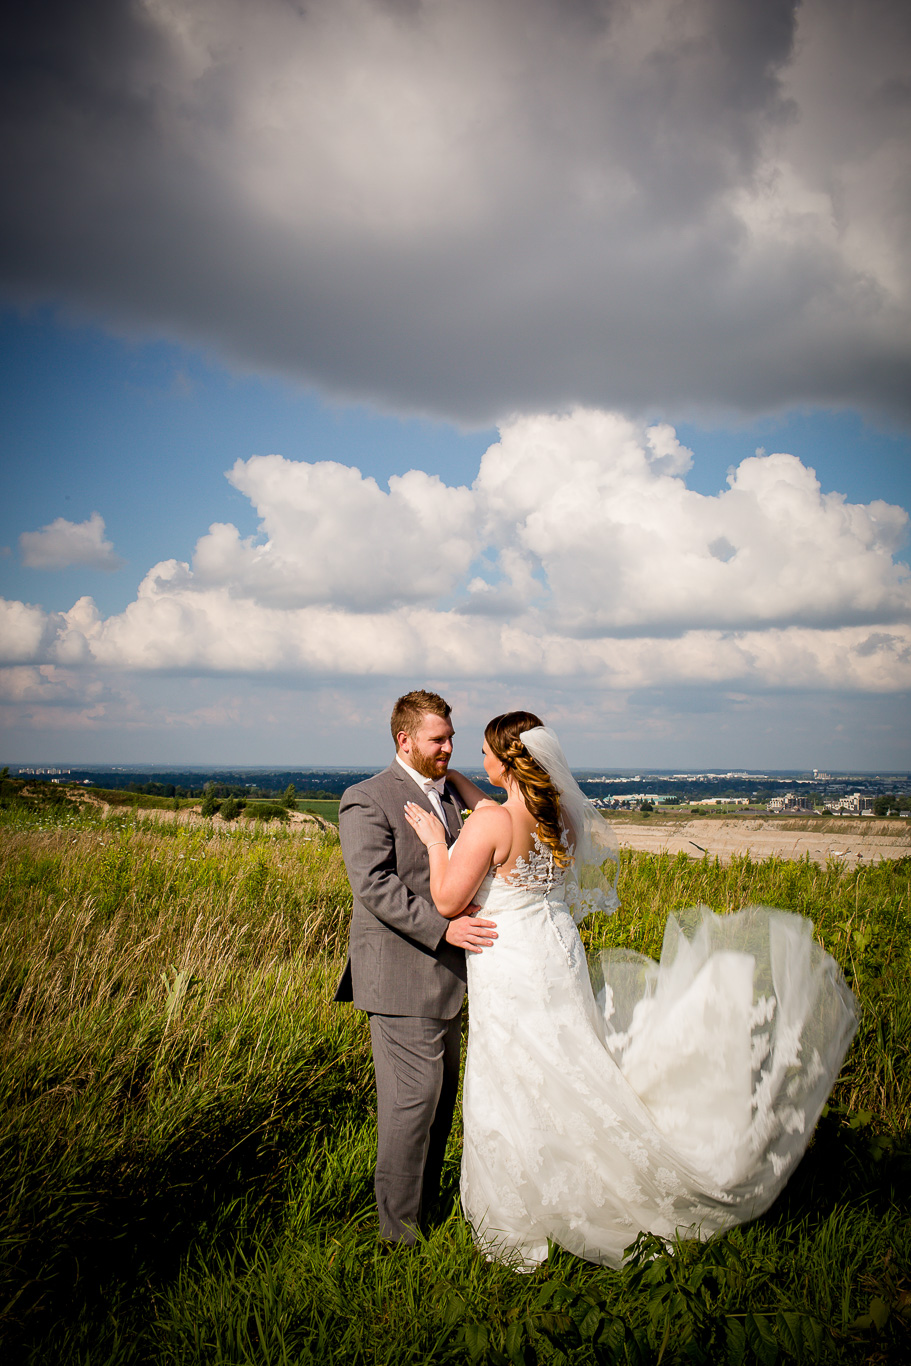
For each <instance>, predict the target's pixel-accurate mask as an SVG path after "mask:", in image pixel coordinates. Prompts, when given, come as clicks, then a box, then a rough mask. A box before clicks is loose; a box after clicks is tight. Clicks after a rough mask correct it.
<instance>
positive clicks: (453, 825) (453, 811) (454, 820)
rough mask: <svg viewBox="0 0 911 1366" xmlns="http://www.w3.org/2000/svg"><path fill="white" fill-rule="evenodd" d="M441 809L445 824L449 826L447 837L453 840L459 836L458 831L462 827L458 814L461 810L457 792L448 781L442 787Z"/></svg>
mask: <svg viewBox="0 0 911 1366" xmlns="http://www.w3.org/2000/svg"><path fill="white" fill-rule="evenodd" d="M443 810H444V812H445V813H446V824H447V826H448V827H449V837H450V839H451V840H453V841H455V840H457V839H458V838H459V831H460V830H461V828H462V817H461V815H460V814H459V813H460V811H461V806H460V804H459V794H458V793H457V792H456V790H455V788H454V787H452V786H451V784H450V783H447V784H446V786H445V787H444V788H443Z"/></svg>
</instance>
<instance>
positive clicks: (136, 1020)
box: [0, 808, 911, 1366]
mask: <svg viewBox="0 0 911 1366" xmlns="http://www.w3.org/2000/svg"><path fill="white" fill-rule="evenodd" d="M0 837H2V863H0V882H2V889H3V898H2V899H3V906H4V910H3V919H2V922H0V1019H2V1030H0V1087H2V1094H0V1237H2V1249H0V1315H2V1317H0V1346H2V1351H3V1353H4V1360H8V1361H20V1360H21V1361H32V1362H35V1363H44V1362H51V1361H53V1362H55V1363H57V1362H60V1363H77V1362H79V1363H88V1364H89V1366H95V1363H124V1364H125V1366H126V1364H127V1363H155V1364H156V1366H158V1363H175V1366H176V1363H210V1362H211V1363H216V1362H218V1363H232V1364H233V1363H237V1364H238V1366H239V1363H251V1366H252V1364H253V1363H257V1366H259V1364H260V1363H273V1362H274V1363H292V1362H319V1363H323V1362H326V1363H364V1366H379V1363H390V1366H393V1364H395V1366H397V1364H398V1363H400V1362H401V1363H415V1366H417V1363H430V1362H441V1363H448V1362H452V1363H456V1362H479V1363H484V1364H485V1366H488V1364H489V1366H494V1364H495V1363H497V1364H503V1363H520V1362H521V1363H530V1362H533V1361H539V1362H541V1363H542V1366H543V1363H549V1362H554V1363H557V1362H571V1363H573V1366H576V1363H580V1364H582V1366H584V1364H585V1363H600V1362H604V1363H607V1362H611V1363H613V1362H617V1363H620V1362H630V1363H653V1362H654V1363H657V1362H658V1361H662V1362H683V1361H689V1362H705V1363H715V1362H725V1361H727V1362H731V1363H736V1362H769V1363H771V1362H773V1361H781V1362H792V1361H793V1362H812V1361H831V1362H871V1363H872V1362H888V1361H895V1362H899V1361H902V1362H903V1361H906V1360H907V1359H908V1358H909V1356H911V1352H909V1342H908V1323H909V1316H911V1217H909V1200H908V1190H909V1176H911V1166H909V1160H908V1157H909V1154H908V1146H907V1131H908V1118H909V1113H911V1067H909V1049H911V1006H909V1004H908V1001H907V988H906V983H907V981H908V980H909V976H911V947H909V945H911V936H909V928H911V895H909V894H911V861H908V860H903V861H902V862H901V863H897V864H896V863H892V864H881V865H877V866H875V867H873V868H864V869H861V870H857V871H851V872H848V871H846V870H845V869H844V868H843V867H841V866H839V865H835V864H833V865H831V866H830V867H828V868H818V867H816V866H815V865H813V864H810V863H799V864H795V863H787V862H782V861H779V860H769V861H766V862H764V863H756V864H754V863H751V862H750V861H749V860H739V861H736V862H734V863H732V864H730V865H729V866H727V867H721V866H719V865H718V864H716V863H712V862H709V861H708V860H704V861H703V862H701V863H694V862H691V861H690V860H688V859H686V858H685V857H683V856H680V857H678V858H670V857H666V856H661V857H652V856H646V855H635V856H633V855H630V856H626V857H625V858H624V863H623V871H622V884H621V890H622V899H623V909H622V911H621V912H620V914H619V915H618V916H616V917H614V918H613V919H612V920H609V921H605V920H602V921H600V922H596V923H594V924H592V925H590V926H589V927H588V928H587V935H588V937H589V940H590V941H591V942H593V943H595V942H597V943H604V944H607V943H611V944H614V943H616V944H623V945H625V946H627V947H633V948H637V949H639V950H640V951H644V952H649V953H653V954H654V953H656V952H657V951H658V948H659V946H660V941H661V935H662V931H663V926H664V922H665V920H666V917H667V914H668V912H669V911H671V910H675V909H680V908H682V907H685V906H688V905H691V904H693V903H695V902H699V901H705V902H706V903H708V904H709V905H711V906H712V907H713V908H714V909H716V910H719V911H724V910H730V909H735V908H737V907H738V906H740V905H741V904H744V903H746V902H751V901H752V902H757V901H760V902H766V903H768V904H773V905H780V906H785V907H787V908H789V909H792V910H795V911H799V912H801V913H804V914H808V915H811V916H812V918H813V919H814V921H815V923H816V927H817V933H818V934H819V936H820V938H821V939H822V941H823V942H824V943H825V944H826V946H827V947H828V948H829V949H830V950H831V951H832V952H833V953H834V954H835V956H836V957H837V958H838V959H839V961H840V962H841V963H842V965H843V966H844V968H845V970H846V972H847V974H848V976H849V979H850V980H851V981H852V983H853V984H854V987H855V990H856V991H857V993H858V996H859V999H860V1002H861V1005H862V1008H863V1020H862V1025H861V1030H860V1033H859V1035H858V1038H857V1040H856V1041H855V1044H854V1047H853V1049H852V1052H851V1054H850V1056H849V1059H848V1062H847V1064H846V1067H845V1070H844V1072H843V1075H842V1078H841V1079H840V1081H839V1084H838V1087H837V1089H836V1092H835V1095H834V1097H833V1103H832V1105H831V1106H830V1110H829V1113H828V1115H827V1116H826V1117H825V1118H824V1119H823V1120H822V1121H821V1123H820V1126H819V1128H818V1130H817V1133H816V1136H815V1139H814V1142H813V1145H812V1147H811V1149H810V1151H809V1153H808V1155H807V1157H806V1159H805V1160H804V1162H803V1164H802V1165H801V1167H800V1168H799V1170H798V1172H797V1173H796V1175H795V1177H794V1179H793V1180H792V1182H791V1183H790V1185H789V1186H788V1188H787V1189H786V1191H785V1194H784V1196H783V1197H782V1199H781V1200H779V1202H778V1203H777V1204H776V1206H775V1207H774V1209H773V1210H772V1211H770V1213H769V1214H768V1215H766V1216H764V1217H763V1218H762V1219H760V1220H758V1221H756V1223H754V1224H752V1225H750V1226H748V1227H746V1228H743V1229H738V1230H735V1231H734V1232H732V1233H730V1234H728V1235H727V1236H725V1237H722V1238H717V1239H714V1240H713V1241H711V1242H709V1243H707V1244H698V1243H691V1242H683V1243H681V1244H679V1245H677V1246H672V1247H668V1246H665V1245H664V1244H661V1243H658V1242H657V1241H656V1240H654V1239H650V1238H648V1237H644V1238H643V1239H641V1240H640V1242H639V1244H638V1245H637V1247H636V1249H635V1250H634V1252H633V1254H632V1256H631V1258H630V1260H629V1261H628V1263H627V1265H626V1266H625V1267H624V1269H623V1270H622V1271H620V1272H615V1271H610V1270H606V1269H603V1268H599V1267H596V1266H592V1265H589V1264H587V1263H584V1262H580V1261H578V1260H576V1259H575V1258H572V1257H570V1256H569V1255H568V1254H565V1253H563V1252H561V1251H560V1250H559V1249H555V1250H554V1251H553V1253H552V1256H551V1258H550V1261H549V1263H548V1265H547V1266H546V1267H543V1268H541V1269H540V1270H539V1271H538V1272H536V1273H535V1274H534V1275H532V1276H523V1275H520V1274H518V1273H515V1272H513V1271H511V1270H510V1269H509V1268H508V1267H505V1266H501V1265H497V1264H493V1263H488V1262H485V1261H484V1260H482V1259H481V1258H479V1257H478V1256H477V1255H476V1254H475V1253H474V1251H473V1249H472V1246H471V1240H470V1237H469V1234H468V1232H467V1230H466V1228H465V1226H464V1224H463V1223H462V1221H461V1220H460V1218H459V1217H458V1213H457V1209H456V1206H455V1202H456V1196H457V1185H458V1161H459V1147H460V1134H459V1132H458V1129H457V1130H456V1132H454V1134H453V1142H452V1145H451V1149H450V1154H449V1166H448V1168H447V1180H448V1188H447V1189H448V1206H447V1209H446V1210H445V1211H444V1213H445V1215H446V1217H445V1218H444V1219H443V1221H442V1222H440V1223H438V1224H437V1225H436V1226H435V1227H434V1228H433V1229H432V1230H431V1232H430V1233H429V1235H428V1238H427V1240H426V1241H425V1242H424V1243H422V1244H421V1245H419V1247H418V1248H417V1249H416V1250H414V1251H412V1252H401V1251H399V1252H393V1253H391V1254H385V1255H384V1253H383V1252H382V1251H381V1250H380V1249H379V1248H378V1246H377V1242H376V1225H375V1215H374V1212H373V1209H372V1189H371V1187H372V1160H373V1141H374V1129H373V1122H374V1121H373V1088H372V1074H371V1066H370V1056H369V1044H368V1038H367V1034H366V1030H365V1027H364V1021H363V1020H362V1018H361V1017H360V1016H358V1015H357V1014H356V1013H355V1012H353V1011H352V1010H351V1009H350V1008H348V1007H337V1006H333V1005H332V1004H331V1003H330V1000H329V997H330V995H331V990H332V986H333V983H334V979H335V975H336V973H337V971H338V968H339V965H340V955H341V952H342V949H343V945H344V939H345V932H346V921H347V914H348V909H349V906H350V893H349V891H348V887H347V882H346V880H345V877H344V870H343V867H342V864H341V859H340V854H339V849H338V843H337V840H336V839H335V838H334V836H332V835H329V836H322V837H320V838H308V837H305V836H302V835H300V834H298V833H294V832H291V831H289V830H288V829H287V828H285V827H281V826H277V825H276V823H275V822H273V823H271V824H270V825H268V826H262V827H258V828H257V827H254V828H253V829H250V828H245V829H238V828H237V827H236V826H231V827H229V828H227V829H225V828H222V829H221V831H220V832H218V833H216V832H213V831H212V830H211V829H207V828H206V827H199V828H196V829H187V828H186V827H181V826H177V825H160V824H156V823H155V822H153V821H150V820H146V821H143V820H141V819H139V818H138V817H132V818H131V817H128V816H118V817H117V818H115V819H112V820H109V821H106V822H103V821H101V820H99V819H97V818H95V817H92V816H91V815H85V814H84V815H76V814H75V813H73V812H72V811H70V810H67V809H65V808H61V809H60V810H57V809H56V808H54V810H48V809H45V810H42V811H23V810H19V809H17V810H15V811H13V810H7V811H5V812H0Z"/></svg>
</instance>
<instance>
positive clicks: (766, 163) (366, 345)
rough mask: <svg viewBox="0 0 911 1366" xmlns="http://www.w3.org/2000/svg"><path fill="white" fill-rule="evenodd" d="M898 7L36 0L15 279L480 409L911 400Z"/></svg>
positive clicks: (896, 407) (372, 390)
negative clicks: (41, 0) (39, 0)
mask: <svg viewBox="0 0 911 1366" xmlns="http://www.w3.org/2000/svg"><path fill="white" fill-rule="evenodd" d="M909 37H911V11H909V10H908V8H907V7H902V6H899V5H895V4H893V3H891V0H863V3H861V0H801V3H795V0H766V3H764V4H753V5H751V4H737V5H732V4H730V3H728V0H636V3H635V4H623V3H610V0H569V2H568V0H531V2H530V3H529V0H462V2H461V3H460V4H458V5H453V4H447V3H445V0H414V3H407V4H404V3H398V0H312V3H308V4H307V5H306V6H303V5H289V4H287V3H285V0H260V3H258V4H257V5H255V6H251V5H249V4H246V3H244V0H137V3H135V4H132V5H129V6H126V5H122V4H120V3H114V0H90V2H89V3H85V4H80V5H72V4H71V3H66V0H51V2H50V3H49V4H45V5H42V6H41V7H40V8H37V9H36V8H35V7H34V6H27V5H25V4H24V3H23V4H20V5H19V6H18V7H17V17H16V19H15V23H14V29H13V38H14V41H13V43H12V45H11V46H12V50H13V51H14V53H15V57H14V59H13V61H12V63H11V64H10V65H9V66H8V67H7V69H6V70H5V71H4V73H3V79H4V89H5V92H6V96H5V102H4V106H3V112H2V114H0V128H2V139H0V147H2V149H3V155H4V156H5V159H6V179H7V183H9V184H14V185H15V186H16V194H15V196H11V197H10V198H9V202H8V204H7V212H6V214H5V219H4V227H3V229H2V235H0V250H2V258H3V260H4V262H5V279H6V281H7V284H8V286H9V287H10V288H11V289H12V290H14V291H16V292H18V294H19V295H20V296H21V297H31V298H49V297H50V298H59V297H61V296H63V297H65V298H68V299H71V300H75V301H78V302H80V303H81V304H83V305H85V306H87V307H88V308H90V309H93V310H95V311H96V312H97V313H101V314H103V315H104V316H106V317H107V318H109V319H110V320H112V321H114V322H115V323H119V324H121V325H123V326H126V327H132V328H135V327H137V326H138V327H142V328H146V329H150V328H151V329H153V330H154V329H157V330H159V331H162V332H165V333H167V334H169V335H177V336H179V337H181V338H182V339H185V340H189V341H195V342H201V343H203V344H208V345H214V346H216V347H217V348H219V349H220V351H221V352H222V354H224V355H227V356H230V357H234V358H236V359H238V360H240V361H241V362H242V363H244V364H248V365H249V364H253V365H257V366H261V367H268V368H273V369H278V370H280V371H282V372H285V373H289V374H293V375H297V376H302V377H304V378H306V379H307V380H309V381H313V382H316V383H318V384H319V385H321V386H323V387H325V388H328V389H330V390H332V391H334V392H336V393H341V394H345V395H352V396H358V397H361V398H365V399H368V400H374V401H377V402H380V403H383V404H386V405H392V406H395V407H398V408H406V409H411V410H422V411H433V412H436V413H439V414H444V415H448V416H457V417H462V418H466V419H470V420H474V419H484V420H487V419H489V418H490V417H492V416H493V417H502V416H503V415H504V414H505V413H507V412H511V411H526V412H535V411H541V410H544V409H553V408H558V407H562V406H566V405H569V404H572V403H578V402H585V403H589V404H594V405H599V406H607V407H614V406H616V407H620V408H622V409H623V410H624V411H633V410H643V409H646V408H647V409H649V410H651V411H655V410H656V409H657V410H663V411H666V412H670V411H678V412H679V411H680V410H681V408H682V406H683V405H690V406H691V407H694V408H695V407H699V408H701V409H702V410H705V408H707V407H712V406H714V407H716V408H717V407H719V406H721V407H723V408H725V409H728V410H731V409H740V410H743V411H758V410H765V409H768V408H771V407H780V406H782V405H787V404H793V403H797V402H809V403H823V404H826V403H829V404H837V405H862V406H866V407H868V408H874V409H880V410H891V411H893V412H901V413H904V414H907V411H908V395H909V393H911V384H909V382H908V380H909V376H908V361H909V349H911V343H909V337H911V328H909V326H908V322H909V267H908V254H907V250H906V243H907V240H908V228H909V224H908V217H909V213H908V205H909V195H908V189H909V166H908V157H907V146H908V140H909V132H911V127H909V124H911V84H909V81H908V75H907V71H908V51H909ZM230 553H235V554H243V551H242V550H241V551H237V550H235V551H233V552H230ZM251 572H253V571H252V567H251Z"/></svg>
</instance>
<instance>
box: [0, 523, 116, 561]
mask: <svg viewBox="0 0 911 1366" xmlns="http://www.w3.org/2000/svg"><path fill="white" fill-rule="evenodd" d="M19 553H20V555H21V556H22V563H23V564H24V565H25V567H26V569H68V568H70V567H71V566H72V565H80V566H82V567H83V568H85V569H104V570H107V571H112V570H115V569H120V568H122V566H123V560H121V559H120V558H119V556H117V555H115V553H114V546H113V544H112V543H111V542H110V541H106V540H105V539H104V518H103V517H100V516H99V514H98V513H97V512H93V513H92V515H91V517H89V518H88V519H87V520H86V521H85V522H68V521H67V519H66V518H65V517H57V518H56V519H55V520H54V521H53V522H50V523H49V524H48V525H47V526H43V527H42V528H41V530H40V531H23V533H22V535H21V536H20V537H19Z"/></svg>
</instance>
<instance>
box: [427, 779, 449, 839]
mask: <svg viewBox="0 0 911 1366" xmlns="http://www.w3.org/2000/svg"><path fill="white" fill-rule="evenodd" d="M427 797H428V800H429V802H430V805H431V806H432V807H433V809H434V812H435V813H436V815H437V816H439V818H440V820H441V821H442V822H443V827H444V829H445V830H446V833H447V835H448V834H449V822H448V821H447V819H446V813H445V811H444V810H443V798H442V797H441V796H440V794H439V792H437V790H436V788H435V787H428V789H427Z"/></svg>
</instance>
